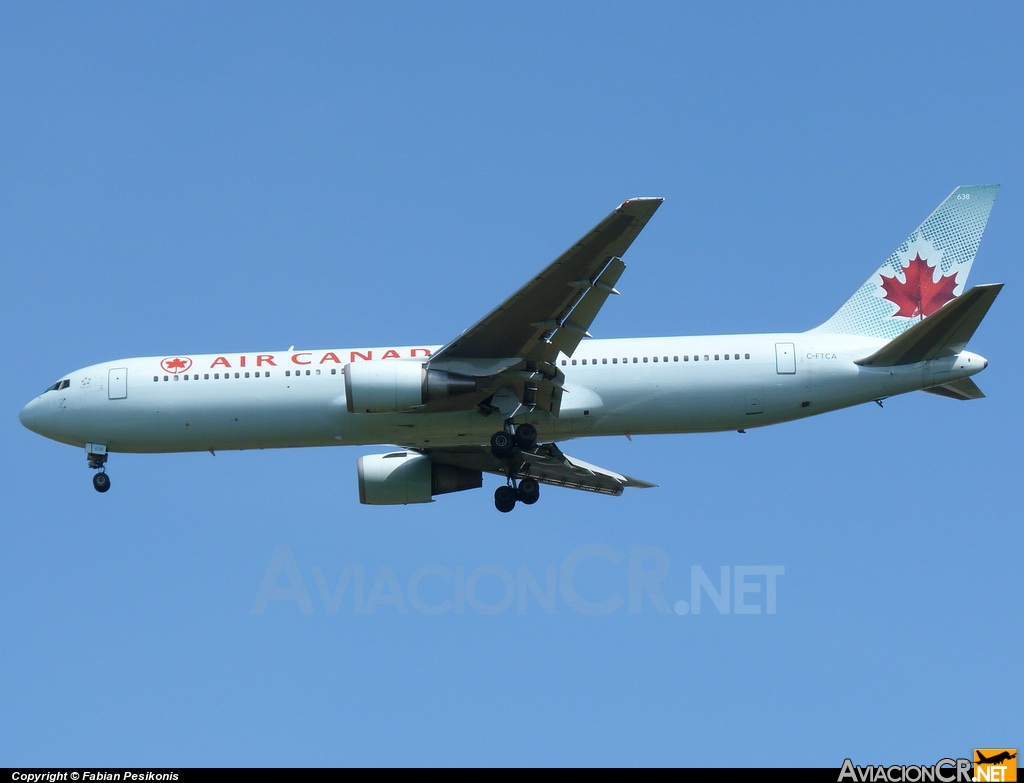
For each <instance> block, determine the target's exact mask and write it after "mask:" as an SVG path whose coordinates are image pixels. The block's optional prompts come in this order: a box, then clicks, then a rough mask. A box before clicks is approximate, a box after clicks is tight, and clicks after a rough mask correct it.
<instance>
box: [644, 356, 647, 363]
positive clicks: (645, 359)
mask: <svg viewBox="0 0 1024 783" xmlns="http://www.w3.org/2000/svg"><path fill="white" fill-rule="evenodd" d="M644 364H647V357H646V356H645V357H644Z"/></svg>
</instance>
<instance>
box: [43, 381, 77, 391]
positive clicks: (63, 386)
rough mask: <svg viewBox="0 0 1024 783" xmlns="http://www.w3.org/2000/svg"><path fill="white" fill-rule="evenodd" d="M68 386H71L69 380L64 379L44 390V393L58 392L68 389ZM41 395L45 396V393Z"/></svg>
mask: <svg viewBox="0 0 1024 783" xmlns="http://www.w3.org/2000/svg"><path fill="white" fill-rule="evenodd" d="M70 385H71V381H70V380H69V379H67V378H65V379H64V380H61V381H57V382H56V383H55V384H53V386H50V387H48V388H47V389H46V391H48V392H50V391H60V390H61V389H66V388H68V387H69V386H70ZM43 394H46V392H43Z"/></svg>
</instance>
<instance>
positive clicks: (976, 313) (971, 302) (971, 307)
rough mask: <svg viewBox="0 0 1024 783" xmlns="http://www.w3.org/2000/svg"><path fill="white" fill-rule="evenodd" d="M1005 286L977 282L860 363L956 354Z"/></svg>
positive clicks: (908, 361)
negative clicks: (977, 284)
mask: <svg viewBox="0 0 1024 783" xmlns="http://www.w3.org/2000/svg"><path fill="white" fill-rule="evenodd" d="M1002 288H1003V284H1002V283H995V284H992V285H979V286H975V287H974V288H972V289H970V290H969V291H967V292H966V293H964V294H962V295H961V296H958V297H957V298H956V299H953V300H952V301H950V302H947V303H946V304H945V305H943V306H942V307H940V308H939V309H938V310H937V311H935V312H934V313H932V314H931V315H930V316H928V317H927V318H925V319H924V320H923V321H919V322H918V323H916V324H914V325H913V326H912V327H910V328H909V329H907V331H905V332H904V333H903V334H901V335H900V336H899V337H896V338H895V339H893V340H892V341H891V342H889V343H887V344H886V345H885V346H883V347H882V348H881V349H879V350H878V351H876V352H875V353H873V354H871V356H868V357H866V358H864V359H859V360H858V361H857V364H859V365H861V366H864V367H893V366H896V365H900V364H916V363H917V362H926V361H928V360H929V359H936V358H939V357H942V356H955V355H956V354H958V353H960V352H961V351H962V350H963V349H964V347H965V346H966V345H967V341H968V340H970V339H971V337H973V336H974V332H975V330H976V329H977V328H978V324H980V323H981V321H982V319H983V318H984V317H985V314H986V313H988V309H989V308H990V307H991V306H992V303H993V302H994V301H995V299H996V297H997V296H998V295H999V292H1000V291H1001V290H1002Z"/></svg>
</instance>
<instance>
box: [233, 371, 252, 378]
mask: <svg viewBox="0 0 1024 783" xmlns="http://www.w3.org/2000/svg"><path fill="white" fill-rule="evenodd" d="M248 374H249V373H246V375H248ZM235 377H236V378H237V377H238V373H237V372H236V373H235Z"/></svg>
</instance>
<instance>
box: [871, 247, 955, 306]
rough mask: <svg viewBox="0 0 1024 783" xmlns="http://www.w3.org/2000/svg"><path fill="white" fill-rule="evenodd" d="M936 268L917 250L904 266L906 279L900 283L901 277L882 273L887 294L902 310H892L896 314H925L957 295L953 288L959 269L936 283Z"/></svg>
mask: <svg viewBox="0 0 1024 783" xmlns="http://www.w3.org/2000/svg"><path fill="white" fill-rule="evenodd" d="M934 269H935V267H932V266H928V261H927V259H924V258H921V254H920V253H918V254H917V255H916V256H914V258H912V259H911V261H910V263H909V264H908V265H907V266H905V267H904V268H903V276H904V277H905V278H906V282H902V283H901V282H900V279H899V278H898V277H886V276H885V275H882V288H884V289H885V298H886V299H888V300H889V301H890V302H892V303H893V304H894V305H896V306H897V307H899V310H897V311H896V312H895V313H893V314H892V315H893V317H894V318H895V317H896V316H897V315H902V316H904V317H905V318H913V317H914V316H915V315H919V316H921V317H922V318H924V317H925V316H927V315H931V314H932V313H934V312H935V311H936V310H938V309H939V308H940V307H942V305H944V304H946V302H948V301H950V300H952V299H955V298H956V294H954V293H953V289H955V288H956V275H957V273H956V272H954V273H953V274H951V275H943V276H941V277H939V281H938V282H937V283H936V282H934V281H933V280H932V274H933V270H934Z"/></svg>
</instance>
